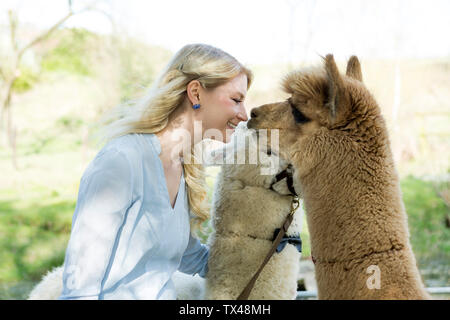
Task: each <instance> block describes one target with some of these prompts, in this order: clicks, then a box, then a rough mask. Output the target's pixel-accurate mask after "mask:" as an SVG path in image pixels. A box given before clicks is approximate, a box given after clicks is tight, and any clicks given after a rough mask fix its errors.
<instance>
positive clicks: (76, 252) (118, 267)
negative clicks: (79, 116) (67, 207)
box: [60, 134, 209, 299]
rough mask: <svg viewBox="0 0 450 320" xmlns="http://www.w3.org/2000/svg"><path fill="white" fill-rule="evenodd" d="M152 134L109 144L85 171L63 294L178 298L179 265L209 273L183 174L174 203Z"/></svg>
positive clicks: (69, 296) (184, 269) (72, 296)
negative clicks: (191, 224)
mask: <svg viewBox="0 0 450 320" xmlns="http://www.w3.org/2000/svg"><path fill="white" fill-rule="evenodd" d="M160 153H161V145H160V142H159V139H158V137H157V136H156V135H154V134H127V135H125V136H122V137H119V138H115V139H113V140H111V141H109V142H108V143H107V144H106V145H105V146H104V147H103V148H102V149H101V150H100V152H99V153H98V154H97V156H96V157H95V158H94V160H93V161H92V162H91V163H90V164H89V166H88V167H87V169H86V171H85V172H84V174H83V176H82V178H81V181H80V188H79V193H78V200H77V204H76V208H75V212H74V216H73V220H72V231H71V235H70V240H69V244H68V246H67V251H66V256H65V262H64V273H63V292H62V294H61V296H60V299H176V293H175V289H174V285H173V282H172V279H171V277H172V275H173V273H174V272H175V271H176V270H179V271H181V272H184V273H188V274H192V275H194V274H196V273H198V274H199V275H200V276H202V277H204V276H205V274H206V272H207V271H208V265H207V261H208V253H209V249H208V247H207V246H205V245H203V244H201V243H200V241H199V240H198V239H196V238H194V237H192V236H191V234H190V227H189V209H188V208H189V207H188V200H187V192H186V190H185V189H186V187H185V181H184V175H182V177H181V180H180V186H179V190H178V194H177V198H176V202H175V206H174V208H172V206H171V204H170V200H169V193H168V190H167V186H166V180H165V176H164V169H163V166H162V163H161V160H160V158H159V154H160Z"/></svg>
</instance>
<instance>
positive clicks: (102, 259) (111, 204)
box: [60, 149, 133, 299]
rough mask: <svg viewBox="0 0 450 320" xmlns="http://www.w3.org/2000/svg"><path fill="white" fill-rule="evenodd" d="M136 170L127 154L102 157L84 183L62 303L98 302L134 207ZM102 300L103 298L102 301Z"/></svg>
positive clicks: (68, 253) (110, 153) (107, 153)
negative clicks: (128, 217) (75, 301)
mask: <svg viewBox="0 0 450 320" xmlns="http://www.w3.org/2000/svg"><path fill="white" fill-rule="evenodd" d="M132 180H133V179H132V170H131V166H130V164H129V161H128V159H127V157H126V155H125V154H123V153H121V152H119V151H118V150H116V149H109V150H107V151H105V152H103V153H101V154H99V155H98V156H97V157H96V158H95V159H94V161H93V162H92V163H91V164H90V165H89V167H88V168H87V169H86V172H85V173H84V175H83V178H82V179H81V181H80V189H79V193H78V200H77V205H76V208H75V213H74V217H73V221H72V231H71V236H70V240H69V245H68V247H67V251H66V258H65V263H64V266H65V268H64V273H63V292H62V295H61V297H60V299H98V298H99V296H100V295H101V293H102V290H103V283H104V281H105V279H106V278H107V277H108V273H109V269H110V267H111V266H110V264H111V261H112V259H113V258H114V254H115V250H116V246H117V242H118V239H119V237H120V232H121V229H122V226H123V224H124V223H125V220H126V215H127V210H128V208H129V207H130V206H131V204H132V194H133V192H132V191H133V189H132ZM100 298H101V297H100Z"/></svg>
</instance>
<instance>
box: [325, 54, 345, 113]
mask: <svg viewBox="0 0 450 320" xmlns="http://www.w3.org/2000/svg"><path fill="white" fill-rule="evenodd" d="M325 71H326V73H327V102H326V104H325V106H326V107H328V109H329V110H330V113H331V118H332V119H335V118H336V114H337V112H339V110H338V108H339V105H340V104H341V105H342V103H343V101H342V98H343V91H344V90H343V88H344V83H343V81H342V78H341V75H340V74H339V70H338V68H337V65H336V62H335V61H334V57H333V55H332V54H327V56H326V57H325Z"/></svg>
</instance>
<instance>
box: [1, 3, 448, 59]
mask: <svg viewBox="0 0 450 320" xmlns="http://www.w3.org/2000/svg"><path fill="white" fill-rule="evenodd" d="M72 2H73V3H74V4H75V8H77V7H79V6H80V4H82V3H86V2H87V1H86V0H83V1H81V0H72ZM91 2H92V1H91ZM67 3H68V1H67V0H39V1H33V0H1V2H0V23H1V24H2V25H5V23H6V19H7V14H6V10H7V9H8V8H15V9H17V10H18V13H19V18H20V19H21V23H27V24H33V25H36V26H37V27H39V28H43V27H45V26H48V25H50V24H52V23H53V22H54V21H57V20H58V19H59V18H60V17H61V16H63V15H64V13H65V12H66V11H67ZM99 3H100V6H101V7H102V8H104V10H106V11H108V12H110V13H111V15H112V16H113V17H114V19H115V20H116V22H117V23H118V24H119V25H120V26H121V29H122V30H125V31H126V32H127V33H128V34H129V35H131V36H133V37H137V38H140V39H142V40H143V41H146V42H148V43H151V44H155V45H161V46H164V47H166V48H168V49H170V50H172V51H176V50H178V49H179V48H181V47H182V46H183V45H185V44H187V43H194V42H203V43H208V44H212V45H214V46H217V47H220V48H222V49H224V50H225V51H227V52H229V53H231V54H232V55H234V56H235V57H236V58H238V59H239V60H241V61H242V62H243V63H245V64H257V63H274V62H287V61H289V60H294V61H298V60H304V59H311V58H312V59H315V58H317V57H318V55H319V54H320V55H325V54H327V53H334V54H335V56H337V57H339V56H340V57H341V58H346V57H349V56H350V55H352V54H357V55H360V56H364V57H365V58H368V57H394V56H395V55H396V54H398V55H399V56H402V57H405V56H406V57H442V56H447V57H449V56H450V41H449V40H448V39H449V32H450V19H449V16H450V1H448V0H377V1H364V0H340V1H335V0H318V1H313V0H297V1H295V0H290V1H289V0H227V1H217V0H160V1H157V0H153V1H148V0H146V1H142V0H109V1H108V0H106V1H99ZM66 25H68V26H78V27H80V26H82V27H86V28H88V29H91V30H94V31H96V32H102V33H106V32H110V30H111V24H110V23H109V21H108V19H107V18H105V17H104V16H103V15H101V14H99V13H85V14H82V15H79V16H76V17H74V18H72V20H70V21H69V22H68V23H67V24H66Z"/></svg>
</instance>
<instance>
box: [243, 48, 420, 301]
mask: <svg viewBox="0 0 450 320" xmlns="http://www.w3.org/2000/svg"><path fill="white" fill-rule="evenodd" d="M283 87H284V89H285V91H286V92H287V93H289V94H290V95H291V97H290V98H289V99H288V100H287V101H283V102H280V103H273V104H267V105H263V106H261V107H258V108H256V109H253V110H252V112H251V120H250V121H249V123H248V127H249V128H254V129H267V130H268V131H270V130H271V129H279V130H280V131H279V150H274V151H278V152H279V153H280V155H281V156H282V157H283V158H285V159H286V160H287V161H288V162H290V163H292V164H293V165H294V167H295V168H296V176H295V178H296V179H297V180H298V182H299V183H300V186H301V189H302V193H303V196H304V201H305V208H306V212H307V219H308V220H307V221H308V226H309V231H310V235H311V250H312V255H313V256H314V257H315V259H316V279H317V285H318V295H319V299H426V298H429V295H428V294H427V293H426V291H425V289H424V286H423V284H422V281H421V278H420V275H419V272H418V269H417V266H416V261H415V257H414V255H413V252H412V250H411V246H410V243H409V232H408V224H407V215H406V213H405V209H404V206H403V203H402V199H401V198H402V197H401V191H400V187H399V180H398V176H397V173H396V170H395V167H394V162H393V158H392V153H391V150H390V144H389V138H388V134H387V129H386V125H385V121H384V119H383V117H382V115H381V112H380V108H379V107H378V105H377V103H376V101H375V99H374V98H373V96H372V95H371V94H370V93H369V91H368V90H367V89H366V87H365V86H364V84H363V82H362V73H361V67H360V63H359V61H358V59H357V58H356V57H355V56H353V57H351V58H350V60H349V61H348V66H347V72H346V75H341V74H340V73H339V71H338V68H337V66H336V63H335V61H334V58H333V56H332V55H327V56H326V57H325V58H324V66H321V67H317V68H310V69H304V70H300V71H295V72H292V73H290V74H288V75H287V76H286V77H285V79H284V81H283ZM272 150H273V146H272ZM370 266H375V267H378V268H379V271H380V278H379V280H380V282H379V284H380V288H379V289H376V288H373V287H371V286H370V285H368V282H370V277H371V276H373V274H371V273H370V272H371V271H372V269H371V268H369V267H370Z"/></svg>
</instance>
